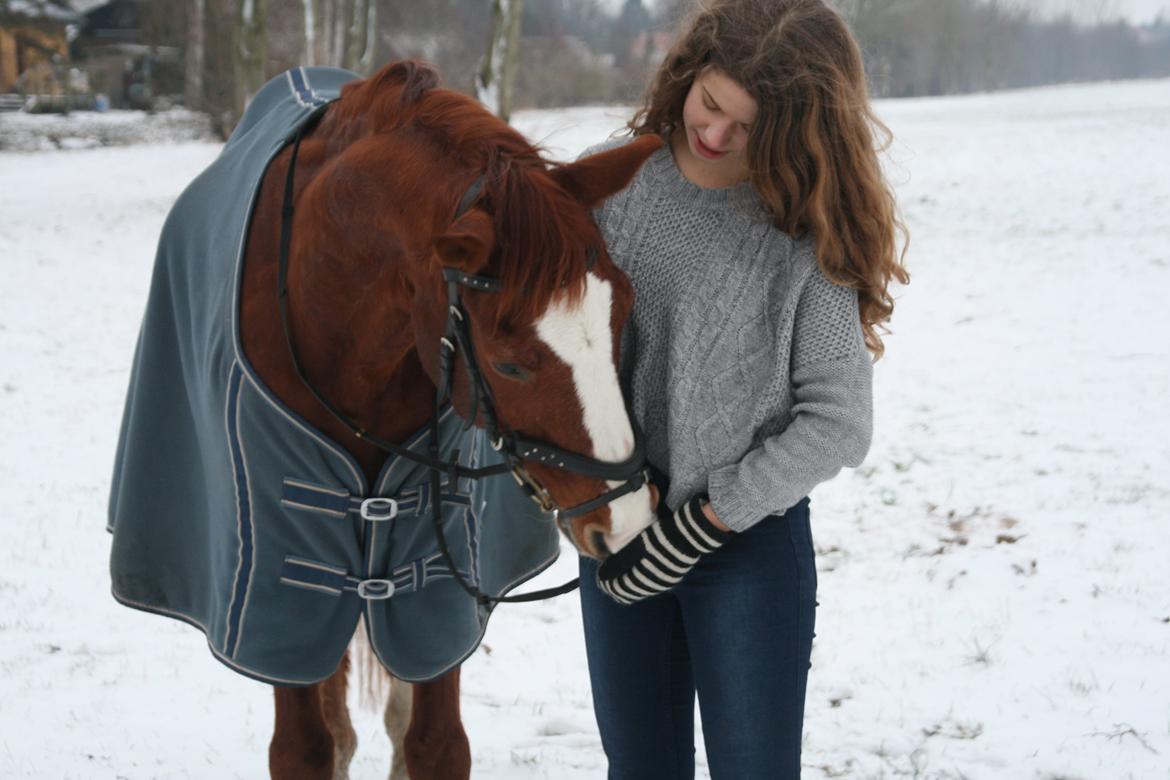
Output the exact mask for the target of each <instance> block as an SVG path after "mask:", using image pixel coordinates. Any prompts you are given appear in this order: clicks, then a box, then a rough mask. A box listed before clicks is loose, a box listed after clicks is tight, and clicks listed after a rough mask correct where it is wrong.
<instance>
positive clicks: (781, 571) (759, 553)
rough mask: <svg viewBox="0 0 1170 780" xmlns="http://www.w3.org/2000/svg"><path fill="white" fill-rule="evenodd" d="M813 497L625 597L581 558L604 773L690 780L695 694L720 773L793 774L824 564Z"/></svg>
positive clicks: (767, 779)
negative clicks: (643, 594) (816, 546)
mask: <svg viewBox="0 0 1170 780" xmlns="http://www.w3.org/2000/svg"><path fill="white" fill-rule="evenodd" d="M808 505H809V499H808V498H803V499H801V500H800V501H799V502H798V503H797V504H796V505H795V506H793V507H792V508H790V509H789V510H788V511H787V512H786V513H785V514H783V515H770V516H768V517H767V518H766V519H764V520H762V521H761V522H759V523H757V524H756V525H754V526H752V527H751V528H749V529H748V530H747V531H745V532H743V533H742V534H736V535H735V536H733V537H732V538H731V539H730V541H728V542H727V543H726V544H725V545H724V546H723V547H721V548H720V549H718V550H716V551H715V552H714V553H711V554H710V555H707V556H704V557H703V558H701V559H700V560H699V563H698V564H697V565H696V566H695V568H694V569H692V570H691V572H690V573H689V574H687V576H686V577H685V578H684V579H683V581H682V582H680V583H679V584H678V585H676V586H675V587H674V589H673V590H672V591H670V592H668V593H664V594H662V595H660V596H655V597H653V598H650V599H646V600H645V601H641V602H638V603H636V604H632V605H630V606H623V605H621V604H618V603H617V602H615V601H613V600H611V599H610V598H609V597H608V596H606V595H605V594H604V593H602V592H601V591H600V590H598V589H597V585H596V580H595V576H596V573H597V562H596V561H594V560H592V559H589V558H582V559H581V609H582V613H583V617H584V621H585V647H586V651H587V654H588V658H589V677H590V683H591V685H592V688H593V709H594V713H595V715H596V716H597V725H598V728H599V729H600V732H601V742H602V746H603V747H604V748H605V755H606V758H607V759H608V760H609V780H684V779H685V780H692V778H694V776H695V716H694V712H695V693H696V692H697V693H698V696H699V710H700V713H701V716H702V719H703V738H704V743H705V744H706V747H707V761H708V765H709V767H710V769H711V777H712V779H713V780H795V778H799V777H800V740H801V728H802V724H803V721H804V697H805V686H806V683H807V681H808V670H809V657H810V655H811V653H812V640H813V621H814V616H815V607H816V587H817V575H816V568H815V566H814V562H813V543H812V533H811V530H810V528H809V510H808Z"/></svg>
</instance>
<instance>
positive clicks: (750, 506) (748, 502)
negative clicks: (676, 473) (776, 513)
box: [707, 466, 768, 533]
mask: <svg viewBox="0 0 1170 780" xmlns="http://www.w3.org/2000/svg"><path fill="white" fill-rule="evenodd" d="M734 469H735V467H734V466H729V467H725V468H721V469H718V470H716V471H713V472H711V474H710V475H709V476H708V477H707V494H708V495H709V496H710V497H711V498H710V500H711V508H712V509H714V510H715V516H716V517H718V518H719V519H720V520H721V521H722V522H723V524H724V525H726V526H727V527H728V528H730V529H731V530H732V531H735V532H736V533H743V532H744V531H746V530H747V529H749V528H751V527H752V526H753V525H755V524H756V523H758V522H760V521H761V520H763V519H764V518H765V517H767V516H768V513H767V512H766V511H765V512H761V510H760V509H759V505H760V502H759V501H753V500H752V498H753V497H752V496H749V495H745V492H746V491H745V488H744V486H743V485H742V484H741V483H740V482H739V480H738V479H736V476H735V473H734Z"/></svg>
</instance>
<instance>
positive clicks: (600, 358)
mask: <svg viewBox="0 0 1170 780" xmlns="http://www.w3.org/2000/svg"><path fill="white" fill-rule="evenodd" d="M612 313H613V286H612V285H611V284H610V283H609V282H607V281H605V280H604V279H601V278H600V277H598V276H596V275H594V274H588V275H587V276H586V282H585V295H584V296H583V297H582V299H581V305H580V306H577V307H570V306H568V305H567V304H566V303H565V302H564V301H553V302H552V303H551V304H549V307H548V309H547V310H546V311H545V313H544V314H543V315H542V316H541V317H540V319H539V320H537V322H536V334H537V335H538V336H539V337H540V338H541V340H542V341H544V342H545V343H546V344H548V346H549V348H550V349H551V350H552V351H553V354H555V355H556V356H557V357H559V358H560V359H561V360H563V361H565V363H567V364H568V365H569V368H570V369H571V370H572V372H573V383H574V385H576V388H577V399H578V400H579V401H580V402H581V409H582V411H583V412H584V424H585V430H586V432H588V434H589V438H590V440H591V442H592V444H593V457H595V458H597V459H598V460H604V461H610V462H613V463H620V462H621V461H623V460H625V459H626V458H628V457H630V455H631V454H632V453H633V451H634V431H633V429H632V428H630V421H629V418H628V417H627V416H626V404H625V401H624V400H623V399H622V391H621V386H620V385H619V384H618V377H617V370H616V369H615V368H614V365H613V331H612V330H611V329H610V322H611V319H612ZM619 484H621V483H619V482H612V481H611V482H609V486H610V487H617V486H618V485H619ZM651 509H652V508H651V506H650V494H649V491H648V490H647V488H646V487H644V486H643V487H642V488H639V489H638V490H636V491H634V492H633V493H628V494H626V495H624V496H622V497H621V498H618V499H617V500H615V501H613V502H611V503H610V505H609V510H610V517H611V520H612V523H611V529H612V530H611V532H610V533H608V534H606V537H605V541H606V544H607V545H608V546H609V549H610V551H611V552H612V551H617V550H618V549H620V548H621V547H623V546H625V544H626V543H627V542H629V541H630V540H631V539H633V538H634V537H635V536H637V535H638V533H639V532H641V530H642V529H643V528H645V527H646V526H648V525H649V524H650V523H651V522H652V521H653V520H654V515H653V512H652V511H651Z"/></svg>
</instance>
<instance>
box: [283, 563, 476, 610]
mask: <svg viewBox="0 0 1170 780" xmlns="http://www.w3.org/2000/svg"><path fill="white" fill-rule="evenodd" d="M460 574H461V575H462V576H467V575H466V573H465V572H460ZM454 576H455V575H454V574H452V573H451V569H450V568H449V567H448V566H447V564H446V562H444V561H443V555H442V553H434V554H433V555H428V556H426V557H423V558H418V559H417V560H413V561H411V562H410V563H406V564H403V565H402V566H399V567H397V568H395V569H394V570H393V571H392V572H390V574H389V576H387V577H385V578H371V579H361V578H360V577H355V576H354V575H352V574H350V573H349V572H347V571H346V570H345V569H344V568H342V567H339V566H334V565H331V564H328V563H321V562H320V561H314V560H310V559H308V558H298V557H297V556H294V555H288V556H285V559H284V567H283V568H282V569H281V571H280V582H281V583H282V584H284V585H291V586H293V587H295V588H304V589H306V590H315V591H318V592H320V593H326V594H329V595H332V596H340V595H342V594H344V593H356V594H357V595H358V596H359V597H360V598H363V599H365V600H366V601H383V600H385V599H388V598H391V597H392V596H398V595H405V594H407V593H417V592H419V591H421V590H422V589H423V588H425V587H426V586H427V585H429V584H430V583H432V582H435V581H438V580H445V579H451V578H453V577H454Z"/></svg>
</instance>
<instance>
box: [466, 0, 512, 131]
mask: <svg viewBox="0 0 1170 780" xmlns="http://www.w3.org/2000/svg"><path fill="white" fill-rule="evenodd" d="M523 5H524V3H523V0H492V24H491V31H490V33H489V35H488V45H487V53H486V54H485V55H484V58H483V62H482V64H481V65H480V68H479V75H478V76H477V77H476V80H475V95H476V97H478V98H479V100H480V102H481V103H483V104H484V105H485V106H487V107H488V108H489V109H490V110H491V111H492V112H494V113H495V115H496V116H498V117H500V118H501V119H503V120H504V121H505V122H507V121H508V119H509V118H510V117H511V114H512V84H513V83H514V81H515V78H516V64H517V63H518V62H519V60H520V17H521V14H522V12H523Z"/></svg>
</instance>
